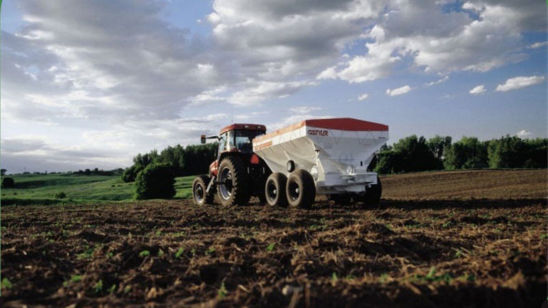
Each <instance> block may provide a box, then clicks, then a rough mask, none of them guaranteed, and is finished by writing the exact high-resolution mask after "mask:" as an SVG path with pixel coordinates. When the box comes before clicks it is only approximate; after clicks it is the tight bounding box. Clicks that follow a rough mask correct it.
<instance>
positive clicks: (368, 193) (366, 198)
mask: <svg viewBox="0 0 548 308" xmlns="http://www.w3.org/2000/svg"><path fill="white" fill-rule="evenodd" d="M381 195H382V183H381V179H379V177H377V184H375V185H371V187H369V188H366V190H365V194H364V195H363V196H362V201H363V203H364V205H367V206H377V205H379V204H380V202H381Z"/></svg>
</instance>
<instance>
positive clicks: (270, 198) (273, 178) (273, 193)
mask: <svg viewBox="0 0 548 308" xmlns="http://www.w3.org/2000/svg"><path fill="white" fill-rule="evenodd" d="M286 183H287V178H286V177H285V175H283V174H282V173H279V172H275V173H272V174H271V175H270V176H269V177H268V178H267V179H266V182H265V185H264V186H265V187H264V196H265V199H266V204H268V205H270V206H281V207H286V206H287V198H286V195H285V185H286Z"/></svg>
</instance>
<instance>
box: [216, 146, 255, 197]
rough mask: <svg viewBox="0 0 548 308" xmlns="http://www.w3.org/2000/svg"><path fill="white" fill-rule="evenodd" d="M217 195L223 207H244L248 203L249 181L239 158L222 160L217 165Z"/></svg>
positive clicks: (231, 157)
mask: <svg viewBox="0 0 548 308" xmlns="http://www.w3.org/2000/svg"><path fill="white" fill-rule="evenodd" d="M218 181H219V182H220V184H218V186H217V195H218V197H219V201H220V202H221V204H222V205H223V206H233V205H236V204H238V205H245V204H247V203H248V202H249V198H250V194H249V184H250V183H249V179H248V176H247V174H246V172H245V168H244V165H243V163H242V161H241V159H240V158H239V157H236V156H229V157H226V158H224V159H223V160H222V161H221V164H220V165H219V173H218Z"/></svg>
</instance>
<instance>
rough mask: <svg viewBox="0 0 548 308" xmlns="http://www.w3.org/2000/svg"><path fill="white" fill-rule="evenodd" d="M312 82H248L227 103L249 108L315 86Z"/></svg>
mask: <svg viewBox="0 0 548 308" xmlns="http://www.w3.org/2000/svg"><path fill="white" fill-rule="evenodd" d="M315 84H316V83H314V82H312V81H291V82H273V81H249V82H247V83H246V86H245V88H244V89H242V90H240V91H237V92H235V93H233V94H232V95H231V96H230V97H228V102H229V103H231V104H233V105H239V106H251V105H256V104H258V103H260V102H262V101H264V100H266V99H269V98H270V99H271V98H284V97H287V96H289V95H291V94H293V93H295V92H297V91H299V90H300V89H302V88H304V87H307V86H312V85H315Z"/></svg>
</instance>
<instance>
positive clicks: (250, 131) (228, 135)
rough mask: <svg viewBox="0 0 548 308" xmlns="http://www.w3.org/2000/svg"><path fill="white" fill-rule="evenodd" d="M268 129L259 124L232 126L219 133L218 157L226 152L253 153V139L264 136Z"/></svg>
mask: <svg viewBox="0 0 548 308" xmlns="http://www.w3.org/2000/svg"><path fill="white" fill-rule="evenodd" d="M265 133H266V127H265V126H264V125H258V124H232V125H229V126H227V127H225V128H223V129H221V132H220V133H219V151H218V156H219V157H220V156H221V154H223V153H225V152H240V153H245V154H251V153H253V143H252V140H253V138H255V137H257V136H259V135H264V134H265Z"/></svg>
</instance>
